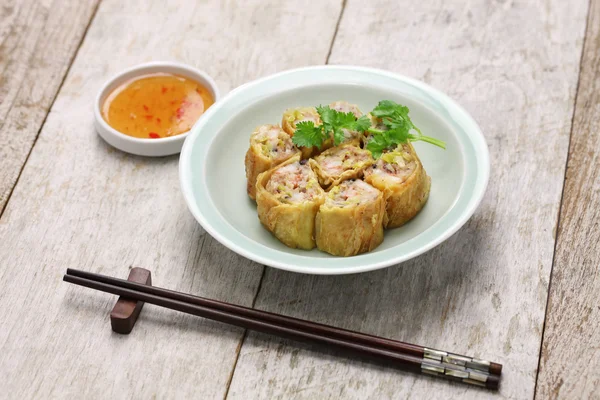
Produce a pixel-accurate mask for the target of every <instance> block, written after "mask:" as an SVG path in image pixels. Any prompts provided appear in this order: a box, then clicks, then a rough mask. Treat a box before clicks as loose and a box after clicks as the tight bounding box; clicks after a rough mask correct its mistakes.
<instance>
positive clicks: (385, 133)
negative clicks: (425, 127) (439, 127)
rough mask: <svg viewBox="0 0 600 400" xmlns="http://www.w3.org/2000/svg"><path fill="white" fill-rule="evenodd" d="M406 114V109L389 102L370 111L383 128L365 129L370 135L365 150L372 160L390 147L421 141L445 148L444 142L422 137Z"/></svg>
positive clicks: (386, 101)
mask: <svg viewBox="0 0 600 400" xmlns="http://www.w3.org/2000/svg"><path fill="white" fill-rule="evenodd" d="M408 113H409V109H408V107H406V106H403V105H400V104H398V103H395V102H393V101H391V100H382V101H380V102H379V104H377V107H375V108H374V109H373V111H371V115H373V116H374V117H376V118H379V119H380V121H381V123H382V124H383V125H384V127H385V129H377V128H374V127H371V126H369V127H368V128H367V129H366V132H368V133H370V134H371V135H372V138H371V140H370V141H369V142H368V143H367V147H366V148H367V150H369V151H370V152H371V153H372V154H373V157H374V158H379V157H380V156H381V154H382V153H383V152H384V151H385V150H386V149H388V148H390V147H394V146H397V145H398V144H400V143H407V142H409V141H410V142H417V141H423V142H427V143H431V144H433V145H436V146H438V147H441V148H442V149H445V148H446V143H445V142H443V141H441V140H439V139H435V138H432V137H430V136H425V135H423V133H421V130H420V129H419V128H417V127H416V126H415V125H414V124H413V122H412V121H411V119H410V117H409V116H408ZM411 131H415V132H416V134H414V133H411Z"/></svg>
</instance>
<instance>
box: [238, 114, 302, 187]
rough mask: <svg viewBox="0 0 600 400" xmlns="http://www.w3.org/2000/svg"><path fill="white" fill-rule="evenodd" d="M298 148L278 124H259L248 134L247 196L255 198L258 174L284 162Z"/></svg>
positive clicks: (295, 152) (296, 152) (297, 151)
mask: <svg viewBox="0 0 600 400" xmlns="http://www.w3.org/2000/svg"><path fill="white" fill-rule="evenodd" d="M299 152H300V150H298V148H296V146H294V144H293V143H292V138H291V137H290V135H288V134H287V133H286V132H285V131H284V130H283V129H281V127H280V126H279V125H261V126H259V127H258V128H256V129H255V130H254V132H253V133H252V135H251V136H250V148H249V149H248V151H247V152H246V160H245V161H246V178H247V180H248V183H247V191H248V196H250V198H252V199H254V198H255V191H256V178H257V177H258V174H260V173H261V172H264V171H266V170H268V169H271V168H273V167H274V166H276V165H278V164H280V163H282V162H284V161H285V160H287V159H288V158H290V157H292V156H293V155H294V154H298V153H299Z"/></svg>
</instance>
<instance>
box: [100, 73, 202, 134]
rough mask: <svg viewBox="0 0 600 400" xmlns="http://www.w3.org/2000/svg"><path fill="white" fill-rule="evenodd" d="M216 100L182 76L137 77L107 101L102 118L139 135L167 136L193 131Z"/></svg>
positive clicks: (199, 85) (111, 94)
mask: <svg viewBox="0 0 600 400" xmlns="http://www.w3.org/2000/svg"><path fill="white" fill-rule="evenodd" d="M213 103H214V99H213V97H212V95H211V93H210V91H209V90H208V89H207V88H206V87H204V86H203V85H201V84H200V83H198V82H196V81H193V80H191V79H189V78H185V77H183V76H178V75H172V74H163V73H160V74H152V75H143V76H140V77H136V78H135V79H132V80H130V81H127V82H125V83H123V84H122V85H121V86H119V87H117V88H116V89H115V90H113V91H112V92H111V93H110V94H109V95H108V96H107V98H106V100H104V103H103V105H102V117H103V118H104V120H105V121H106V122H107V123H108V124H109V125H110V126H111V127H113V128H114V129H116V130H117V131H119V132H121V133H124V134H126V135H129V136H134V137H137V138H145V139H147V138H153V139H158V138H164V137H169V136H174V135H179V134H181V133H184V132H187V131H189V130H190V128H191V127H192V125H194V123H195V122H196V121H197V120H198V118H200V116H201V115H202V114H203V113H204V111H205V110H206V109H207V108H208V107H210V106H211V105H212V104H213Z"/></svg>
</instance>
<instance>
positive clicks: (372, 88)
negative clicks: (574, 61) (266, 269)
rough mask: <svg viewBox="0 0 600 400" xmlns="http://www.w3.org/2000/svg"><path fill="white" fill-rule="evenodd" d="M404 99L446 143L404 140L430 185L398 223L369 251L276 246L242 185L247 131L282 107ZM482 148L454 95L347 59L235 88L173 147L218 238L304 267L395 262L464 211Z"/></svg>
mask: <svg viewBox="0 0 600 400" xmlns="http://www.w3.org/2000/svg"><path fill="white" fill-rule="evenodd" d="M384 99H389V100H394V101H396V102H398V103H402V104H405V105H407V106H408V107H409V108H410V115H411V118H412V120H413V122H414V123H415V125H416V126H418V127H419V128H420V129H421V131H422V132H423V134H425V135H428V136H433V137H435V138H438V139H441V140H444V141H445V142H446V144H447V149H446V150H442V149H439V148H437V147H435V146H432V145H428V144H425V143H421V142H416V143H415V144H414V146H415V149H416V150H417V152H418V154H419V157H420V158H421V161H422V162H423V165H424V167H425V170H426V171H427V173H428V174H429V175H430V176H431V180H432V183H431V194H430V197H429V201H428V202H427V204H426V205H425V207H424V208H423V210H422V211H421V212H420V213H419V214H418V215H417V216H416V217H415V218H414V219H413V220H412V221H410V222H409V223H408V224H406V225H404V226H402V227H400V228H396V229H391V230H386V232H385V239H384V242H383V243H382V244H381V245H380V246H379V247H377V248H376V249H375V250H373V251H372V252H370V253H366V254H362V255H358V256H354V257H334V256H331V255H329V254H327V253H323V252H321V251H319V250H317V249H314V250H312V251H305V250H296V249H290V248H288V247H286V246H285V245H284V244H282V243H281V242H279V241H278V240H277V239H276V238H275V237H274V236H272V235H271V233H269V232H268V231H267V230H266V229H265V228H263V227H262V226H261V224H260V222H259V221H258V216H257V213H256V206H255V204H254V203H253V202H252V201H251V200H250V199H249V198H248V196H247V195H246V176H245V170H244V155H245V153H246V150H247V149H248V146H249V137H250V133H251V132H252V131H253V130H254V128H255V127H256V126H258V125H260V124H266V123H271V124H277V123H280V121H281V114H282V113H283V111H284V110H285V109H286V108H289V107H298V106H312V105H318V104H329V103H330V102H332V101H335V100H346V101H349V102H350V103H356V104H358V106H359V107H360V108H361V110H363V111H365V110H366V111H368V110H371V109H372V108H373V107H374V106H375V105H376V104H377V103H378V102H379V101H380V100H384ZM488 176H489V154H488V149H487V145H486V142H485V139H484V137H483V135H482V133H481V130H480V129H479V127H478V126H477V123H476V122H475V121H474V120H473V118H472V117H471V116H470V115H469V114H468V113H467V112H466V111H465V110H464V109H463V108H462V107H460V106H459V105H458V104H456V103H455V102H454V101H453V100H451V99H450V98H449V97H447V96H446V95H444V94H443V93H441V92H439V91H437V90H435V89H433V88H431V87H429V86H428V85H426V84H424V83H422V82H419V81H416V80H413V79H410V78H406V77H403V76H400V75H396V74H392V73H389V72H385V71H381V70H375V69H368V68H358V67H347V66H320V67H309V68H301V69H296V70H291V71H286V72H282V73H279V74H275V75H272V76H269V77H266V78H263V79H259V80H257V81H254V82H251V83H248V84H245V85H243V86H240V87H239V88H237V89H235V90H234V91H232V92H231V93H229V94H228V95H227V96H225V97H224V98H223V99H222V100H221V101H219V102H218V103H216V104H215V105H213V106H212V107H211V108H210V109H209V110H208V112H207V113H206V114H205V115H204V117H203V118H201V119H200V120H199V121H198V122H197V124H196V125H195V126H194V127H193V128H192V130H191V131H190V134H189V136H188V138H187V139H186V141H185V144H184V146H183V149H182V151H181V157H180V164H179V177H180V181H181V188H182V191H183V195H184V197H185V201H186V202H187V204H188V207H189V208H190V210H191V212H192V214H193V215H194V217H195V218H196V219H197V220H198V222H200V224H201V225H202V226H203V227H204V229H205V230H206V231H207V232H208V233H210V234H211V235H212V236H213V237H214V238H216V239H217V240H218V241H219V242H221V243H222V244H224V245H225V246H227V247H229V248H230V249H231V250H233V251H235V252H237V253H239V254H241V255H242V256H244V257H247V258H249V259H252V260H254V261H256V262H259V263H261V264H265V265H269V266H271V267H275V268H281V269H285V270H289V271H295V272H302V273H309V274H348V273H356V272H364V271H370V270H374V269H378V268H384V267H387V266H390V265H394V264H398V263H401V262H403V261H406V260H408V259H410V258H413V257H415V256H417V255H419V254H421V253H424V252H425V251H427V250H429V249H431V248H432V247H434V246H436V245H438V244H440V243H441V242H443V241H444V240H445V239H447V238H448V237H450V236H451V235H452V234H453V233H454V232H456V231H457V230H458V229H459V228H460V227H461V226H462V225H463V224H464V223H465V222H466V221H467V220H468V219H469V218H470V217H471V215H472V214H473V212H474V211H475V209H476V208H477V206H478V205H479V202H480V201H481V198H482V197H483V194H484V191H485V188H486V186H487V181H488Z"/></svg>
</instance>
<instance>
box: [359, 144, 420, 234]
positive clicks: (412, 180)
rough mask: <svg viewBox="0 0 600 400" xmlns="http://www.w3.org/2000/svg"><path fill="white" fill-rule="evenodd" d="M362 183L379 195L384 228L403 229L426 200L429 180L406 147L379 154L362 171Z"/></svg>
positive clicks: (411, 148)
mask: <svg viewBox="0 0 600 400" xmlns="http://www.w3.org/2000/svg"><path fill="white" fill-rule="evenodd" d="M364 179H365V181H366V182H367V183H369V184H371V185H373V186H374V187H376V188H377V189H379V190H381V191H382V192H383V196H384V199H385V201H386V213H387V223H386V224H385V227H386V228H396V227H398V226H401V225H404V224H405V223H406V222H408V221H409V220H410V219H412V218H413V217H414V216H415V215H417V214H418V213H419V211H421V209H422V208H423V206H424V205H425V203H426V202H427V199H428V198H429V189H430V187H431V178H429V176H427V173H426V172H425V169H423V165H422V164H421V160H419V157H417V153H416V152H415V149H414V148H413V146H412V145H411V144H410V143H406V144H402V145H399V146H398V147H397V148H396V149H395V150H394V151H391V152H387V153H384V154H382V155H381V158H379V160H377V162H376V163H374V164H373V165H371V166H370V167H369V168H367V169H366V170H365V172H364Z"/></svg>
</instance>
